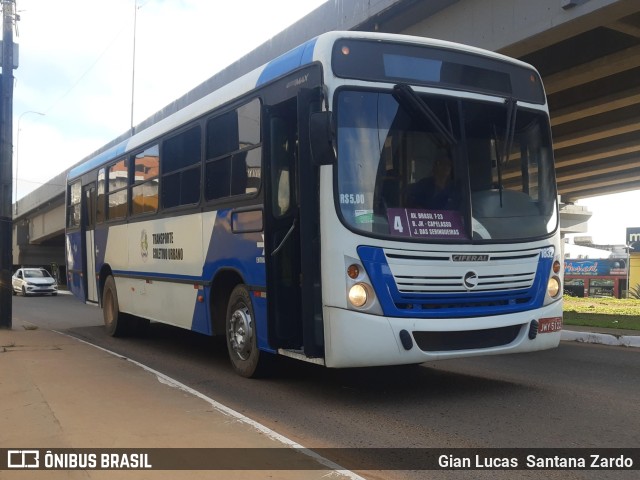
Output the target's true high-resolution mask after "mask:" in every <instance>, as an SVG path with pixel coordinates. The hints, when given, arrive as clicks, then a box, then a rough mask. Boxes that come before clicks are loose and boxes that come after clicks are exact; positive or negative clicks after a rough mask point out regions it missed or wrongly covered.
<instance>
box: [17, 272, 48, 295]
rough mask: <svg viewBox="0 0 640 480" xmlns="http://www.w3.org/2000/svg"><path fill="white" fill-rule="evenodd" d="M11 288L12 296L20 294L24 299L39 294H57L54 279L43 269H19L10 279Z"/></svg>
mask: <svg viewBox="0 0 640 480" xmlns="http://www.w3.org/2000/svg"><path fill="white" fill-rule="evenodd" d="M11 286H12V287H13V294H14V295H16V294H17V293H22V295H24V296H25V297H26V296H27V295H36V294H41V293H42V294H44V293H50V294H51V295H57V294H58V284H57V283H56V280H55V278H53V277H52V276H51V275H49V272H47V271H46V270H45V269H44V268H19V269H18V270H16V273H14V274H13V276H12V277H11Z"/></svg>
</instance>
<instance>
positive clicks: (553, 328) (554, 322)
mask: <svg viewBox="0 0 640 480" xmlns="http://www.w3.org/2000/svg"><path fill="white" fill-rule="evenodd" d="M560 330H562V317H552V318H541V319H540V320H539V321H538V333H551V332H558V331H560Z"/></svg>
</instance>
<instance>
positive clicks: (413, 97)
mask: <svg viewBox="0 0 640 480" xmlns="http://www.w3.org/2000/svg"><path fill="white" fill-rule="evenodd" d="M392 95H393V98H395V99H396V101H397V102H398V103H399V104H400V105H402V106H403V107H404V108H406V109H407V110H408V111H409V112H411V113H412V114H415V115H417V116H418V117H419V118H421V119H423V120H426V121H427V122H428V123H430V124H431V125H433V126H434V127H435V128H436V130H437V131H438V133H439V134H440V135H442V136H443V137H444V138H445V140H446V141H447V143H448V144H449V145H455V144H456V143H457V140H456V138H455V137H454V136H453V133H452V132H451V131H450V130H449V129H448V128H447V127H445V126H444V124H443V123H442V122H441V121H440V119H439V118H438V116H437V115H436V114H435V113H434V112H433V110H431V108H429V105H427V104H426V103H425V102H424V100H422V98H420V96H419V95H418V94H417V93H416V92H415V91H414V90H413V89H412V88H411V87H410V86H409V85H406V84H404V83H399V84H397V85H396V86H394V87H393V92H392Z"/></svg>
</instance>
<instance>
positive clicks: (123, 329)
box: [102, 275, 128, 337]
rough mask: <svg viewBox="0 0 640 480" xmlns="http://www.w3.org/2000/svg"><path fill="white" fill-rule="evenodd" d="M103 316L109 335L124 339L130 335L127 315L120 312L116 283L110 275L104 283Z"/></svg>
mask: <svg viewBox="0 0 640 480" xmlns="http://www.w3.org/2000/svg"><path fill="white" fill-rule="evenodd" d="M102 314H103V318H104V326H105V330H106V332H107V334H108V335H110V336H112V337H122V336H125V335H126V334H127V333H128V331H127V330H128V329H127V319H126V315H125V314H124V313H122V312H121V311H120V304H119V303H118V291H117V290H116V281H115V280H114V278H113V277H112V276H111V275H109V276H108V277H107V280H106V281H105V282H104V290H103V293H102Z"/></svg>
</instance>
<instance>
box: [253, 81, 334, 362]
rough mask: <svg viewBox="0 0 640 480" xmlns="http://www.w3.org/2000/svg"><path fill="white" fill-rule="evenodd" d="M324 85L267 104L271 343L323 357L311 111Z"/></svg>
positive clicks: (316, 201)
mask: <svg viewBox="0 0 640 480" xmlns="http://www.w3.org/2000/svg"><path fill="white" fill-rule="evenodd" d="M320 93H321V91H320V90H319V89H300V90H299V91H298V92H297V96H296V97H294V98H290V99H288V100H286V101H283V102H281V103H278V104H276V105H271V106H268V107H266V118H267V119H268V121H267V125H268V127H267V128H268V132H267V143H268V146H267V151H268V155H267V156H266V158H267V161H266V165H265V167H266V171H267V175H266V177H267V179H268V180H267V181H266V182H265V183H266V188H265V192H266V193H265V212H266V216H265V220H266V221H265V252H266V255H265V257H266V258H265V260H266V267H267V298H268V304H269V328H268V331H269V343H270V344H271V345H272V346H274V347H279V348H289V349H294V350H302V353H304V355H306V356H307V357H310V358H311V357H315V358H318V357H323V356H324V331H323V321H322V304H321V303H322V300H321V290H320V237H319V230H318V228H319V227H318V222H319V199H318V183H319V180H318V172H319V169H318V167H317V166H314V165H312V162H311V159H310V146H309V115H310V112H311V111H315V110H319V109H320V98H321V97H320Z"/></svg>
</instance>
